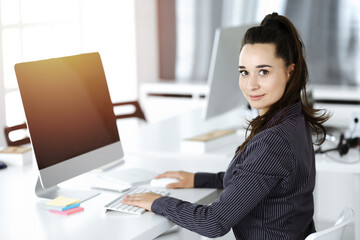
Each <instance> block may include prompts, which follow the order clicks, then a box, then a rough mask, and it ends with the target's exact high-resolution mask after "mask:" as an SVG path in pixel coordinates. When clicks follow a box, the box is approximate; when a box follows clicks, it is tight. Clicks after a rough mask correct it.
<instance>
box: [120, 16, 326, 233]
mask: <svg viewBox="0 0 360 240" xmlns="http://www.w3.org/2000/svg"><path fill="white" fill-rule="evenodd" d="M239 72H240V77H239V85H240V88H241V90H242V93H243V94H244V96H245V97H246V99H247V100H248V102H249V104H250V105H251V107H253V108H255V109H258V111H259V116H258V117H256V118H255V119H253V120H252V121H251V122H250V124H249V126H248V129H247V130H248V131H250V134H249V136H247V138H246V140H245V141H244V143H243V144H242V145H241V146H240V147H238V149H237V151H236V154H235V156H234V158H233V160H232V162H231V163H230V165H229V167H228V169H227V171H226V172H225V173H218V174H210V173H196V174H193V173H187V172H167V173H164V174H161V175H159V176H157V177H158V178H161V177H175V178H177V179H179V180H180V181H179V182H178V183H174V184H171V185H168V187H169V188H190V187H199V188H201V187H214V188H223V192H222V193H221V195H220V197H219V198H218V199H217V200H215V201H214V202H213V203H212V204H211V205H205V206H202V205H198V204H192V203H189V202H185V201H182V200H179V199H175V198H172V197H161V196H160V195H156V194H153V193H146V194H135V195H131V196H127V197H126V198H125V199H124V203H126V204H130V205H136V206H140V207H143V208H145V209H147V210H149V211H153V212H154V213H157V214H160V215H163V216H166V217H167V218H168V219H170V220H171V221H173V222H174V223H176V224H178V225H180V226H182V227H184V228H187V229H189V230H191V231H195V232H197V233H199V234H201V235H204V236H208V237H218V236H222V235H224V234H226V233H227V232H228V231H230V229H231V228H232V229H233V232H234V234H235V237H236V238H237V239H304V238H305V237H306V236H307V235H309V234H310V233H312V232H314V231H315V226H314V222H313V212H314V203H313V190H314V186H315V155H314V150H313V143H312V136H311V130H312V132H313V133H315V134H316V135H317V142H316V143H322V142H323V141H324V137H325V134H326V132H325V129H324V127H323V126H322V124H323V123H324V122H325V121H326V120H327V119H328V116H327V115H326V114H325V113H323V114H320V115H319V114H318V113H319V110H315V109H313V108H312V107H311V106H310V105H309V104H308V101H307V98H306V83H307V80H308V72H307V66H306V62H305V60H304V56H303V44H302V42H301V39H300V37H299V35H298V33H297V31H296V29H295V27H294V26H293V24H292V23H291V22H290V21H289V20H288V19H287V18H286V17H283V16H279V15H278V14H277V13H273V14H270V15H267V16H266V17H265V18H264V20H263V21H262V22H261V25H260V26H258V27H253V28H250V29H249V30H248V31H247V32H246V34H245V36H244V39H243V44H242V48H241V52H240V56H239Z"/></svg>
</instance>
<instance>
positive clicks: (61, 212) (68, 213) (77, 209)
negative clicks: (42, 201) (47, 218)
mask: <svg viewBox="0 0 360 240" xmlns="http://www.w3.org/2000/svg"><path fill="white" fill-rule="evenodd" d="M81 211H84V208H82V207H76V208H71V209H68V210H65V211H58V210H50V212H51V213H55V214H59V215H71V214H73V213H77V212H81Z"/></svg>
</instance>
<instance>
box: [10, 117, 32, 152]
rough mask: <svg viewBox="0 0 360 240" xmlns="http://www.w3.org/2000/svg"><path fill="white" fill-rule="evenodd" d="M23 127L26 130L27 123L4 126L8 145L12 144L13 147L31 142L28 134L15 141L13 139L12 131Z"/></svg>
mask: <svg viewBox="0 0 360 240" xmlns="http://www.w3.org/2000/svg"><path fill="white" fill-rule="evenodd" d="M21 129H24V130H26V129H27V125H26V123H23V124H19V125H15V126H12V127H5V128H4V134H5V140H6V143H7V145H8V146H9V147H10V146H11V147H16V146H21V145H25V144H28V143H30V138H29V137H28V136H25V137H24V138H22V139H18V140H14V141H13V140H11V138H10V133H11V132H14V131H18V130H21Z"/></svg>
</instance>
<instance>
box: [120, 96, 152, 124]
mask: <svg viewBox="0 0 360 240" xmlns="http://www.w3.org/2000/svg"><path fill="white" fill-rule="evenodd" d="M113 106H114V110H115V108H117V107H119V106H121V107H126V106H132V107H133V108H134V111H133V112H130V113H125V114H119V113H116V112H115V118H116V119H121V118H131V117H135V118H139V119H142V120H144V121H145V122H146V118H145V114H144V112H143V110H142V109H141V106H140V103H139V102H138V101H129V102H119V103H113Z"/></svg>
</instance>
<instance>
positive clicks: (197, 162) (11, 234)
mask: <svg viewBox="0 0 360 240" xmlns="http://www.w3.org/2000/svg"><path fill="white" fill-rule="evenodd" d="M125 159H126V160H125V164H123V165H120V166H119V167H118V168H126V167H135V166H141V167H143V168H146V169H149V170H153V171H157V172H162V171H165V170H169V169H183V170H187V171H199V170H203V171H216V170H222V169H216V168H215V167H212V166H215V165H214V164H204V163H205V162H206V163H211V162H212V161H213V159H199V158H196V159H194V158H193V159H191V158H187V159H186V160H185V159H181V160H180V159H179V158H174V159H171V158H169V157H166V158H164V157H152V158H151V157H144V156H131V155H128V156H126V158H125ZM205 165H206V166H205ZM204 166H205V167H204ZM116 170H117V168H116V169H112V170H111V171H116ZM94 177H96V176H95V173H87V174H84V175H81V176H79V177H77V178H75V179H73V180H69V181H68V182H65V183H64V184H61V185H62V186H66V187H68V188H79V189H80V188H87V187H89V185H86V184H89V182H91V179H92V178H94ZM35 180H36V176H35V174H34V171H32V166H31V164H29V165H27V166H25V167H22V168H21V167H15V166H9V167H8V169H6V170H3V171H1V172H0V189H1V192H0V199H1V204H0V213H1V214H0V226H1V231H0V239H27V238H28V236H31V239H102V238H104V237H105V238H106V239H153V238H155V237H156V236H158V235H160V234H161V233H163V232H165V231H166V230H168V229H170V228H171V227H172V226H173V225H174V224H173V223H172V222H170V221H169V220H167V219H166V218H165V217H162V216H159V215H155V214H153V213H150V212H146V213H144V214H143V215H141V216H138V215H130V214H126V213H119V212H112V211H109V212H106V213H104V212H103V211H102V206H104V205H105V204H106V203H108V202H109V201H111V200H112V199H113V198H115V197H116V196H118V193H113V192H109V191H101V194H100V195H98V196H96V197H94V198H92V199H89V200H87V201H85V202H83V203H82V204H81V206H82V207H84V209H85V210H84V212H80V213H76V214H73V215H70V216H59V215H56V214H51V213H49V212H48V211H47V210H46V209H45V203H46V202H47V201H48V200H45V199H39V198H37V197H36V196H35V194H34V186H35ZM169 191H170V195H171V196H174V197H178V198H181V199H184V200H187V201H190V202H201V203H209V202H210V201H211V200H212V199H214V198H215V197H216V196H217V194H218V193H217V191H216V190H214V189H181V190H169ZM207 199H208V200H207Z"/></svg>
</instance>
